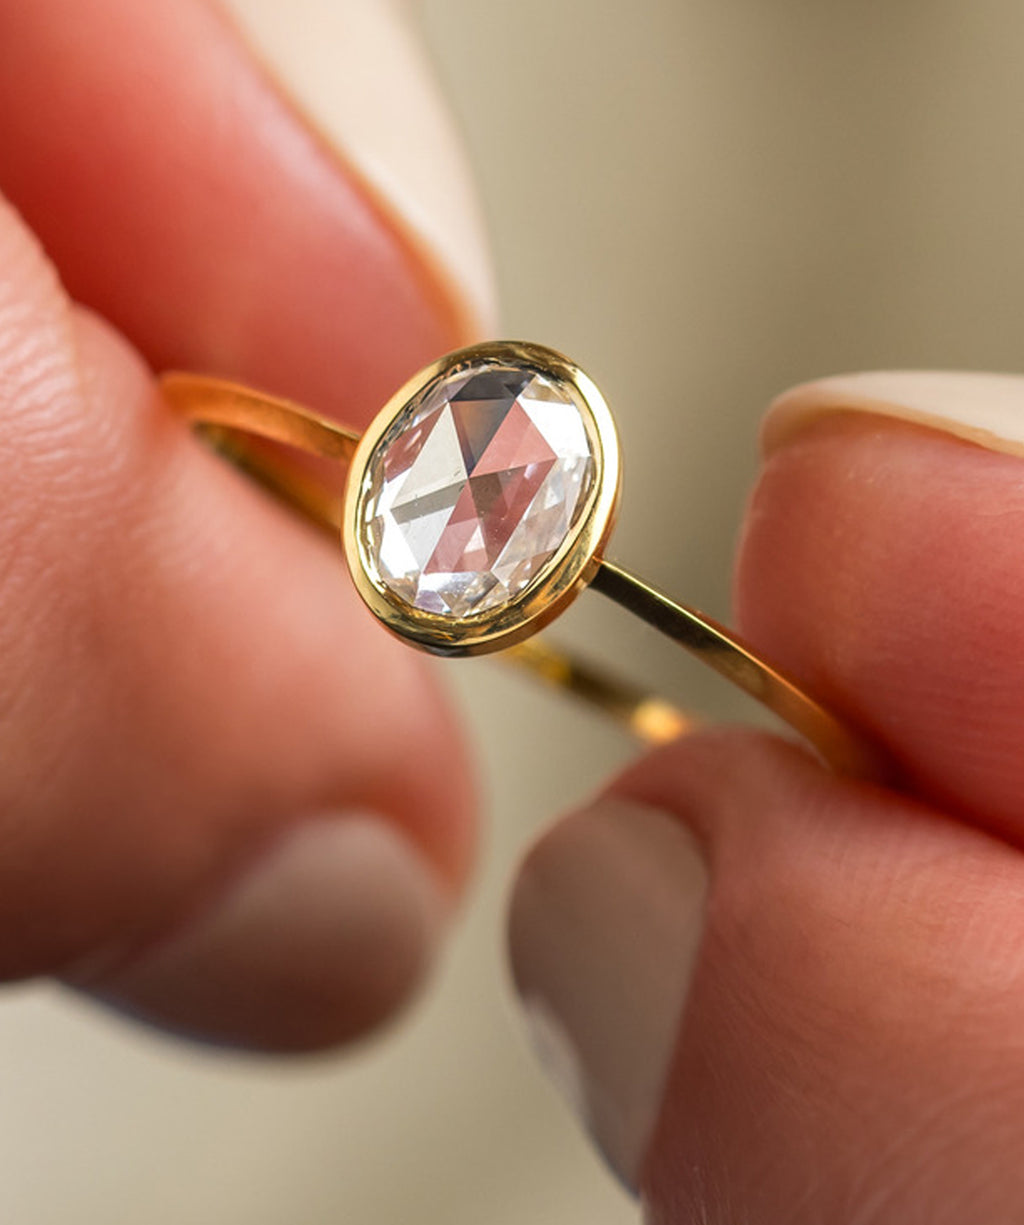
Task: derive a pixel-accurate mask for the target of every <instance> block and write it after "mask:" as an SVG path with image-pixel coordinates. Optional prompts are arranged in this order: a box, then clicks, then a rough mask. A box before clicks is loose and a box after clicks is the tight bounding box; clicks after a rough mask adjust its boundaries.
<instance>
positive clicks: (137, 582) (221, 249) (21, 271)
mask: <svg viewBox="0 0 1024 1225" xmlns="http://www.w3.org/2000/svg"><path fill="white" fill-rule="evenodd" d="M129 51H130V53H129ZM143 65H144V66H145V68H144V70H143V68H142V66H143ZM126 99H130V100H131V106H127V105H126V104H125V100H126ZM0 109H2V111H3V113H4V115H5V116H7V119H6V120H5V122H4V124H3V125H0V165H2V166H3V172H2V175H0V189H2V190H3V192H4V194H5V196H6V202H5V203H3V204H2V205H0V403H2V413H3V420H4V431H3V438H2V441H0V467H2V471H3V473H4V480H5V482H6V496H5V499H4V509H3V513H2V515H0V610H2V615H0V622H2V625H0V656H2V659H0V760H2V761H3V763H4V769H3V780H2V783H0V788H2V795H0V844H2V846H3V854H2V856H0V976H2V977H4V978H7V979H14V978H19V977H25V976H29V975H36V974H60V975H63V976H66V977H72V978H75V979H76V980H81V979H83V978H84V979H87V980H88V981H89V982H90V984H91V985H92V986H93V987H94V988H95V989H97V990H99V991H100V992H101V993H103V992H105V991H106V990H107V988H108V986H109V983H108V981H107V980H108V979H109V978H110V976H111V975H112V974H113V969H112V967H116V966H119V965H122V964H124V963H125V962H128V961H131V960H133V959H138V958H139V957H142V956H144V954H145V951H146V950H147V949H148V948H149V947H150V946H152V945H153V944H154V943H158V942H160V941H162V940H164V939H165V938H166V937H167V936H168V935H169V934H170V933H173V932H174V931H175V929H176V928H178V927H180V926H181V925H182V924H183V923H184V922H185V921H186V920H188V919H190V918H191V917H192V916H193V915H194V914H195V913H196V912H197V911H200V910H202V909H203V908H204V907H207V906H209V905H211V904H212V902H213V900H214V899H216V898H217V896H218V895H219V894H220V893H222V892H223V891H224V890H226V889H227V887H228V886H229V885H230V884H231V883H232V882H233V881H234V880H235V879H236V878H238V877H239V876H240V875H241V874H243V873H244V871H245V869H246V868H247V867H248V866H249V865H251V864H253V863H255V862H256V861H257V860H258V859H259V858H260V857H261V856H262V855H263V854H264V852H265V851H266V850H267V849H268V848H270V847H273V846H274V845H276V844H277V843H279V842H280V841H281V840H282V838H283V837H284V836H285V835H286V834H287V832H288V831H289V830H290V829H291V828H292V827H293V826H294V825H296V824H297V823H300V822H302V821H303V820H305V819H306V818H310V817H314V816H317V815H319V814H321V813H322V812H324V811H332V812H340V813H344V812H360V813H362V812H372V813H377V814H380V815H381V817H382V818H383V819H384V820H385V821H386V822H388V823H390V824H391V825H392V826H393V827H394V828H395V829H396V830H397V831H399V832H400V833H401V836H402V838H403V839H405V840H406V841H407V842H408V843H410V844H411V845H412V846H414V847H415V852H416V854H417V855H418V856H419V857H421V858H422V860H423V861H424V864H425V865H427V868H428V870H429V872H430V873H431V874H432V875H433V876H434V877H435V878H436V881H437V886H438V888H439V890H440V891H442V892H443V893H445V894H446V895H447V896H448V898H449V899H450V900H452V901H454V900H455V899H456V898H457V897H458V895H459V892H460V890H461V888H462V885H463V882H464V880H465V877H466V873H467V870H468V867H469V863H470V860H471V858H472V849H473V842H474V820H473V814H472V798H471V786H470V784H469V781H468V778H469V769H468V766H467V763H466V761H465V758H464V756H463V752H462V749H461V747H460V743H459V740H458V738H457V736H456V734H455V732H454V730H453V727H452V723H451V720H450V717H449V715H448V712H447V709H446V707H445V705H444V703H443V701H442V699H441V697H440V695H439V693H438V690H437V688H436V686H435V683H434V680H433V677H432V674H431V673H430V672H429V671H428V669H427V668H426V666H425V664H424V662H423V661H422V659H421V658H420V657H418V656H417V655H416V654H415V653H413V652H410V651H409V650H408V648H406V647H403V646H402V644H400V643H398V642H396V641H392V640H389V639H388V637H387V636H386V635H384V634H382V633H381V632H380V631H379V629H378V628H377V627H376V626H375V625H374V624H373V622H372V619H371V618H369V617H368V616H367V615H366V614H365V611H364V610H363V609H362V608H361V607H360V606H358V602H357V598H356V596H355V594H354V592H353V591H352V590H351V588H350V586H349V584H348V581H347V578H346V577H345V575H344V573H343V569H344V567H343V564H339V562H340V558H339V556H338V553H337V551H336V550H334V549H332V548H331V547H330V546H329V545H328V544H327V543H326V542H322V541H320V540H319V539H316V538H314V536H313V534H312V533H311V532H310V531H309V530H308V529H306V528H305V527H303V526H302V525H300V524H298V523H297V522H295V521H293V519H291V518H290V517H288V516H287V515H285V514H282V513H281V511H280V510H279V509H278V508H277V507H275V506H273V505H272V504H271V503H270V501H269V500H268V499H267V498H266V497H265V496H263V495H261V494H260V493H259V492H258V491H256V490H254V489H252V488H251V487H250V486H249V485H248V484H247V483H246V482H245V481H244V480H243V479H242V478H241V477H239V476H238V475H237V474H235V473H233V472H232V471H230V470H229V469H228V468H227V466H226V465H224V464H223V462H221V461H219V460H217V459H216V458H215V457H213V456H212V455H210V454H209V453H208V452H207V451H206V450H205V449H204V448H203V447H202V446H201V445H199V443H198V442H197V441H196V440H195V439H194V438H193V437H192V436H191V435H190V433H189V431H188V430H187V429H186V428H185V427H184V426H183V424H182V423H181V422H180V421H177V420H175V419H173V418H172V416H171V415H170V414H169V412H168V410H167V409H166V407H165V406H164V405H163V404H162V402H161V401H160V399H159V396H158V394H157V391H156V386H155V382H154V378H153V375H152V373H151V370H152V369H154V368H155V369H160V368H162V367H165V366H167V365H172V364H173V365H181V366H185V367H189V368H193V369H200V370H211V371H214V372H217V373H224V374H229V375H235V376H239V377H242V378H246V379H250V380H252V381H254V382H255V383H257V384H263V385H265V386H267V387H270V388H274V389H277V390H279V391H283V392H285V393H288V394H291V395H293V396H296V397H300V398H303V399H305V400H306V401H308V402H309V403H311V404H312V405H315V406H316V407H318V408H320V409H321V410H323V411H327V412H335V413H338V414H340V415H343V416H344V418H345V420H346V421H349V422H351V423H352V424H353V425H355V426H359V425H362V424H364V423H365V422H366V421H367V420H368V419H369V417H370V415H371V414H372V410H373V407H374V406H375V405H377V404H379V403H380V402H381V400H382V399H383V398H384V397H385V395H386V394H387V393H388V392H390V391H391V390H392V389H393V388H394V386H396V385H397V384H398V383H400V381H401V380H402V379H404V378H405V377H407V376H408V375H409V374H410V373H411V372H412V371H413V370H414V369H415V368H417V367H418V366H419V365H421V364H423V363H424V362H426V361H427V360H428V359H431V358H433V357H434V356H435V355H436V354H437V353H438V352H439V351H442V350H445V349H448V348H451V347H452V346H453V345H455V344H457V343H459V342H460V341H461V340H463V339H464V337H463V336H462V335H461V333H460V332H459V330H458V328H457V327H456V323H455V319H456V311H455V308H454V304H453V301H452V299H451V297H450V294H449V291H448V289H447V288H446V286H444V285H443V284H441V283H440V282H439V281H438V280H437V278H436V277H435V276H434V275H433V274H431V273H429V272H428V270H427V269H426V267H425V265H424V263H423V261H422V260H421V259H420V258H419V257H417V256H416V255H415V254H414V253H413V252H412V251H411V249H410V248H409V246H408V244H407V243H406V242H405V241H404V239H403V238H402V237H401V235H400V234H399V232H398V230H397V229H396V227H395V226H394V225H393V223H392V222H391V221H390V219H389V218H388V217H387V216H386V215H385V214H384V213H383V212H382V210H381V209H379V208H378V207H377V206H376V205H375V204H374V203H373V201H372V200H371V199H370V197H369V196H368V194H367V193H366V192H365V190H364V189H363V188H362V187H361V186H360V185H359V184H358V182H357V181H356V180H355V178H354V177H353V176H352V175H351V174H350V173H349V172H348V170H347V169H346V167H345V166H344V165H343V164H341V163H340V162H339V161H338V159H337V158H335V157H333V156H331V155H328V154H327V153H326V151H325V150H324V149H323V148H322V147H321V145H320V143H319V141H318V140H317V139H316V138H315V137H314V136H313V135H312V134H311V132H310V130H309V129H308V128H307V127H306V126H305V125H304V124H303V123H301V122H300V121H299V119H298V118H297V117H296V115H295V114H294V113H293V111H292V110H291V109H290V107H289V106H288V105H287V104H286V103H285V102H284V101H283V100H282V98H281V97H280V96H279V94H278V93H277V91H276V88H275V87H274V86H273V85H272V84H271V82H270V81H269V80H268V79H267V78H266V77H265V75H264V74H263V73H262V72H261V70H260V69H259V67H258V66H257V65H256V64H255V63H254V61H253V60H252V58H251V57H250V55H249V54H248V52H247V51H246V49H245V48H244V46H243V45H242V43H241V42H240V41H239V40H238V38H237V37H236V35H235V34H234V32H233V30H232V29H231V28H230V27H229V26H228V25H227V24H226V23H225V22H224V21H222V20H221V18H220V17H219V16H217V15H216V13H215V12H214V10H213V9H212V8H210V7H209V6H207V5H206V4H202V3H180V2H179V0H156V2H155V3H153V4H148V3H147V4H146V5H144V6H140V5H138V4H137V3H135V0H84V2H83V0H54V2H49V0H47V2H45V3H40V4H31V5H22V4H16V3H14V4H3V5H0ZM211 114H212V115H214V116H216V117H217V122H215V123H211V121H210V115H211ZM83 133H87V134H88V140H87V141H85V140H83ZM15 209H17V210H18V212H15ZM19 214H20V215H19ZM239 217H245V218H246V224H245V225H244V226H243V225H239V223H238V218H239ZM44 245H45V253H44V250H43V246H44ZM282 579H284V581H282ZM385 731H386V734H385ZM260 934H262V933H254V938H253V940H252V942H251V944H252V947H251V948H250V957H249V961H250V967H249V969H250V972H251V974H252V975H254V976H257V977H258V975H259V973H260V971H259V939H258V936H259V935H260ZM387 955H388V951H387V950H386V949H378V948H375V947H374V946H372V944H371V945H370V946H368V947H367V948H366V949H365V957H366V958H369V959H372V958H374V957H377V956H381V957H386V956H387ZM320 972H321V973H322V974H324V975H327V974H329V972H330V966H329V965H323V966H321V967H320ZM271 985H272V984H270V983H268V991H267V993H266V996H265V997H261V1000H260V1002H259V1003H258V1004H256V1005H254V1007H253V1012H252V1016H251V1018H250V1020H249V1021H248V1022H246V1024H247V1025H248V1032H247V1031H246V1028H245V1026H243V1028H242V1030H241V1031H238V1032H235V1033H233V1034H232V1035H231V1040H232V1041H240V1042H243V1043H244V1042H246V1041H248V1040H250V1039H251V1040H253V1041H256V1042H257V1044H259V1045H269V1046H279V1045H284V1046H287V1047H292V1046H296V1045H297V1046H304V1045H325V1044H330V1043H331V1042H334V1041H337V1040H340V1039H341V1038H344V1037H349V1036H352V1035H353V1033H354V1032H357V1031H360V1030H361V1029H363V1028H365V1027H366V1026H367V1025H368V1024H370V1023H373V1022H376V1021H378V1020H380V1019H381V1018H382V1016H384V1015H386V1014H387V1013H389V1012H390V1011H391V1010H392V1009H393V1008H394V1007H395V1006H396V1005H397V1003H398V1002H399V999H398V998H397V997H395V998H384V999H380V1000H377V1001H375V1002H373V1004H372V1006H369V1007H368V1006H367V1001H366V1000H365V999H363V998H361V997H360V991H361V988H359V987H358V984H356V987H355V988H354V989H353V991H352V992H349V993H348V994H347V996H346V993H344V992H342V993H340V994H339V993H337V992H335V993H334V994H331V993H330V992H328V993H327V994H328V996H329V998H326V999H324V1000H321V1001H320V1002H319V1005H318V1008H319V1013H320V1014H321V1015H310V1016H309V1017H307V1018H306V1019H305V1020H303V1019H301V1018H300V1019H298V1020H296V1019H295V1018H292V1021H290V1022H288V1023H285V1022H284V1021H283V1020H282V1026H283V1028H282V1029H281V1031H280V1032H279V1033H275V1032H274V1031H273V1025H272V1024H270V1022H271V1020H272V1019H273V1017H274V1015H275V1014H276V1013H278V1012H279V1013H283V1012H284V1011H286V1010H287V1007H288V1005H287V1002H286V1001H285V1002H283V1003H282V1004H281V1005H275V1004H274V1002H273V992H272V991H270V990H269V988H270V986H271ZM283 994H284V993H283ZM400 994H402V993H400ZM392 995H393V996H394V993H392ZM120 1002H121V1003H122V1004H123V1005H125V1006H128V1007H131V1006H133V998H132V993H131V991H130V990H129V991H128V994H127V996H126V997H124V998H122V999H121V1001H120ZM316 1011H317V1010H316V1009H312V1012H313V1013H314V1014H315V1013H316ZM154 1019H156V1020H160V1019H161V1018H160V1014H159V1010H157V1013H156V1015H155V1016H154ZM205 1021H206V1018H205V1016H204V1014H203V1008H202V1005H201V1002H199V1001H196V1004H195V1008H194V1009H193V1012H192V1013H191V1014H190V1012H189V1007H188V1006H187V1005H186V1006H185V1007H181V1006H180V1003H179V1006H178V1007H177V1015H175V1016H174V1018H173V1023H174V1024H175V1025H177V1026H181V1027H184V1028H187V1029H190V1030H191V1031H194V1032H198V1033H200V1034H201V1033H203V1032H205ZM211 1036H218V1037H219V1036H220V1035H217V1034H216V1033H214V1034H212V1035H211Z"/></svg>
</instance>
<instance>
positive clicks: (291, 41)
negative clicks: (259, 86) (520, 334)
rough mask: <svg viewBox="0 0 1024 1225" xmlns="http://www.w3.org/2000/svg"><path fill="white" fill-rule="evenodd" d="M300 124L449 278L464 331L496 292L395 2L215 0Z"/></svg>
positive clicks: (434, 98)
mask: <svg viewBox="0 0 1024 1225" xmlns="http://www.w3.org/2000/svg"><path fill="white" fill-rule="evenodd" d="M224 5H225V7H226V8H227V9H228V10H229V12H230V13H231V15H232V17H233V19H234V20H235V22H236V24H237V26H238V27H239V29H240V31H241V33H242V34H243V36H244V37H245V38H246V41H247V42H248V43H249V45H250V46H251V47H252V48H253V50H254V51H255V52H256V54H257V56H258V58H259V59H260V60H261V61H262V62H263V63H264V65H265V66H266V67H267V69H268V70H269V72H270V74H271V75H272V76H273V77H274V79H275V80H276V81H277V83H278V84H279V85H280V86H281V87H282V88H283V90H284V92H285V93H286V94H287V95H288V97H289V98H290V99H291V100H292V102H293V103H294V104H295V105H296V107H297V108H298V109H299V110H300V111H301V112H303V113H304V114H305V116H306V119H307V121H308V122H309V123H310V125H311V126H312V127H313V128H315V129H316V130H317V131H318V132H319V133H320V135H321V136H322V137H323V138H325V139H326V141H327V142H328V144H329V145H330V146H332V147H333V148H334V149H335V150H336V151H337V152H338V153H339V155H340V156H341V157H342V159H343V160H344V161H345V162H347V163H348V164H349V165H350V166H352V167H353V168H354V169H355V170H356V172H357V173H358V174H359V175H360V176H361V177H362V178H363V180H364V182H366V183H367V184H369V186H370V187H371V188H372V189H373V191H374V192H375V194H376V195H377V197H378V199H379V200H380V201H381V202H382V203H383V204H384V205H385V206H386V207H387V208H388V211H389V212H390V214H391V215H392V218H393V219H394V220H396V221H397V222H399V223H400V225H401V226H402V227H403V229H404V231H405V232H406V233H407V234H408V235H409V236H411V237H412V238H413V240H414V242H415V243H416V245H417V246H418V247H419V248H420V249H421V250H422V251H424V252H425V253H426V254H427V256H428V259H429V261H430V263H431V264H432V265H433V266H434V267H435V268H436V269H437V270H439V271H440V272H441V273H442V274H443V275H444V276H445V278H446V279H447V280H448V281H449V282H451V283H452V284H453V286H454V287H455V289H456V290H457V293H458V296H459V298H460V299H461V300H462V302H463V303H464V304H465V306H466V313H467V314H468V316H469V318H470V326H471V327H472V328H473V330H474V331H477V332H483V333H485V334H486V333H493V331H494V330H495V324H496V309H495V290H494V280H493V274H492V269H491V263H490V258H489V255H488V249H487V243H486V239H485V235H484V227H483V224H482V221H481V216H480V210H479V207H478V205H477V201H476V196H475V193H474V191H473V187H472V179H471V177H470V174H469V172H468V169H467V167H466V160H465V157H464V155H463V153H462V149H461V146H460V143H459V140H458V138H457V135H456V132H455V129H454V126H453V124H452V122H451V119H450V118H449V115H448V110H447V107H446V105H445V103H444V100H443V98H442V95H441V91H440V89H439V87H438V84H437V81H436V80H435V77H434V74H433V72H432V71H431V67H430V65H429V63H428V61H427V58H426V55H425V53H424V51H423V49H422V47H421V46H420V40H419V38H418V37H417V32H416V29H415V26H414V24H413V21H412V19H411V17H410V14H409V13H408V11H407V9H408V6H407V5H406V4H404V3H402V2H401V0H370V2H368V0H334V2H333V3H327V4H325V3H324V2H323V0H291V3H289V4H281V2H280V0H224Z"/></svg>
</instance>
